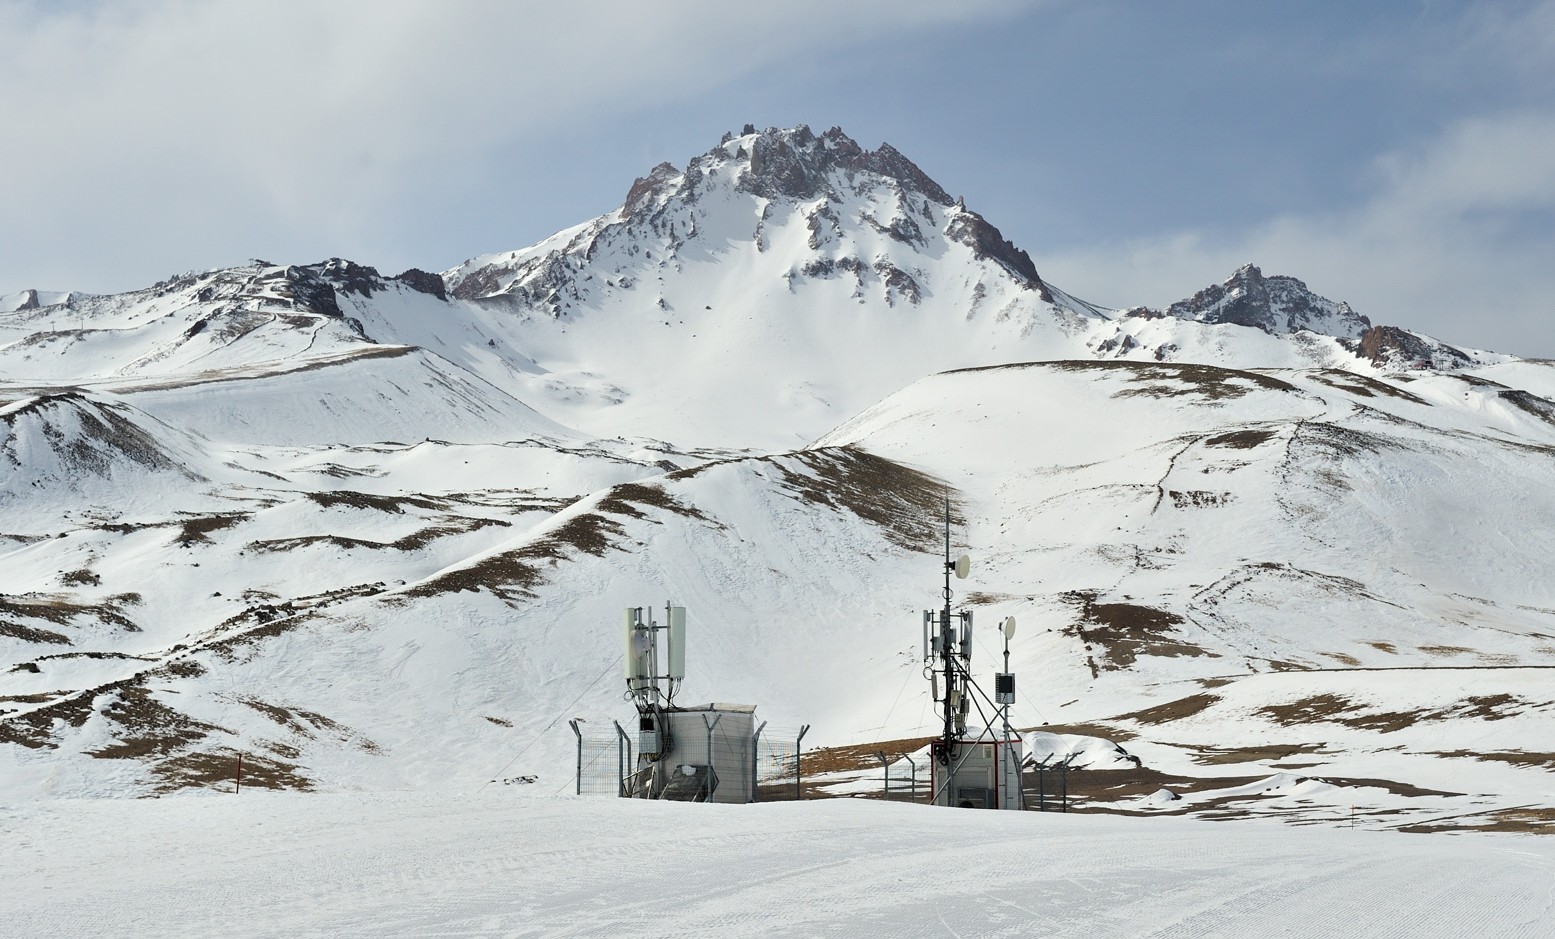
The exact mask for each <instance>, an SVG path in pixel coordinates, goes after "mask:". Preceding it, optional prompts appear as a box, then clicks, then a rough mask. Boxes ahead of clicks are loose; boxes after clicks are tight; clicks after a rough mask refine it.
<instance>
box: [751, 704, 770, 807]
mask: <svg viewBox="0 0 1555 939" xmlns="http://www.w3.org/2000/svg"><path fill="white" fill-rule="evenodd" d="M766 729H767V722H766V721H762V722H761V726H760V727H757V728H756V732H755V733H754V734H752V735H751V798H750V800H751V801H752V802H755V801H756V787H757V786H758V785H759V784H760V783H761V778H760V777H761V732H762V731H763V730H766Z"/></svg>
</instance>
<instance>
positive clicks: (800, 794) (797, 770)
mask: <svg viewBox="0 0 1555 939" xmlns="http://www.w3.org/2000/svg"><path fill="white" fill-rule="evenodd" d="M809 732H810V725H809V724H805V725H804V726H803V727H800V728H799V739H798V740H795V741H794V799H795V801H799V802H802V801H804V785H803V784H804V735H805V734H807V733H809Z"/></svg>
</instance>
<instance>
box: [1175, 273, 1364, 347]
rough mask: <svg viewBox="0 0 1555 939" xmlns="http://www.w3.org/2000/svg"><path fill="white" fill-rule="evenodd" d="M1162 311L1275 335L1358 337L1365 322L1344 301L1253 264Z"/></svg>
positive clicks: (1193, 319)
mask: <svg viewBox="0 0 1555 939" xmlns="http://www.w3.org/2000/svg"><path fill="white" fill-rule="evenodd" d="M1166 315H1168V316H1174V317H1176V318H1178V319H1183V320H1190V321H1192V322H1198V323H1207V324H1211V325H1216V324H1221V323H1230V324H1234V325H1237V326H1251V327H1254V328H1255V329H1261V330H1263V331H1264V332H1266V333H1271V334H1275V335H1280V334H1284V333H1293V332H1298V331H1300V330H1308V331H1310V332H1314V333H1321V334H1323V335H1327V336H1337V337H1339V338H1342V339H1356V338H1359V337H1360V335H1361V334H1362V333H1364V332H1365V331H1366V330H1367V329H1369V328H1370V327H1371V321H1370V320H1368V319H1367V318H1366V317H1364V316H1361V315H1360V314H1358V313H1356V312H1355V311H1354V310H1352V309H1351V308H1350V305H1349V304H1347V303H1343V302H1338V301H1334V300H1329V299H1327V298H1326V297H1321V296H1318V295H1317V294H1315V293H1313V292H1312V291H1311V290H1309V289H1307V285H1306V284H1304V283H1302V282H1301V281H1299V280H1297V279H1296V278H1294V277H1285V276H1282V275H1274V276H1267V277H1266V276H1264V273H1263V271H1261V270H1259V268H1258V267H1257V265H1254V264H1244V265H1242V266H1241V267H1239V268H1237V269H1236V271H1235V272H1234V273H1233V274H1232V275H1231V276H1230V277H1228V278H1226V279H1225V280H1224V281H1223V282H1221V283H1219V284H1214V285H1211V286H1209V287H1205V288H1204V289H1203V290H1200V291H1199V292H1198V293H1196V294H1194V295H1193V296H1192V297H1189V298H1188V299H1186V300H1179V301H1177V302H1176V303H1173V304H1172V305H1171V306H1169V307H1167V308H1166Z"/></svg>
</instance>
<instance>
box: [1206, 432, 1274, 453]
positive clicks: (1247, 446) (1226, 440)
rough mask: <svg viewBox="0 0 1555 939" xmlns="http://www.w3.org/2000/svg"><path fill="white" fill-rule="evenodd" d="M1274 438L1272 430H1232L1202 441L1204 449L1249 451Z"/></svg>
mask: <svg viewBox="0 0 1555 939" xmlns="http://www.w3.org/2000/svg"><path fill="white" fill-rule="evenodd" d="M1273 437H1274V431H1272V430H1234V431H1231V432H1230V433H1226V434H1216V435H1215V436H1213V437H1208V438H1206V439H1205V441H1204V445H1205V446H1206V447H1230V448H1231V449H1233V450H1251V449H1253V448H1254V447H1256V446H1259V445H1261V444H1264V443H1267V442H1268V441H1269V440H1271V439H1272V438H1273Z"/></svg>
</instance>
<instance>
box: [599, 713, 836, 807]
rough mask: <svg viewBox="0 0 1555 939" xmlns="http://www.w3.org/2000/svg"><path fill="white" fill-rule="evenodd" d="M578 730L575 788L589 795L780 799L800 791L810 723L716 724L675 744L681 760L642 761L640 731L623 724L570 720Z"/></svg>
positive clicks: (695, 799)
mask: <svg viewBox="0 0 1555 939" xmlns="http://www.w3.org/2000/svg"><path fill="white" fill-rule="evenodd" d="M571 726H572V730H573V733H574V734H575V735H576V736H577V763H576V767H575V772H576V782H575V785H574V791H576V792H577V793H578V794H579V795H585V796H607V797H623V798H624V797H635V798H657V799H675V800H681V801H691V802H702V801H723V802H728V801H737V802H779V801H789V800H794V799H799V798H802V797H803V781H804V765H803V760H802V758H801V750H800V744H801V741H802V740H803V738H804V733H805V731H807V730H809V727H808V725H807V726H804V727H800V728H797V729H795V728H772V727H767V726H766V725H762V726H761V727H760V728H759V729H757V730H756V731H755V732H754V733H750V734H747V733H743V732H729V731H726V730H724V729H722V728H721V727H719V726H717V725H714V726H712V727H709V728H707V729H706V731H705V736H704V733H703V731H700V730H693V731H692V732H691V733H689V734H687V735H686V736H685V738H684V739H683V740H681V741H680V742H679V743H678V744H677V749H676V753H677V755H678V756H677V759H676V760H671V761H666V762H664V763H660V764H659V765H658V766H657V767H648V766H642V767H640V766H639V756H640V754H639V753H638V752H637V744H638V737H637V735H636V734H635V733H633V732H631V731H630V730H628V729H627V728H626V727H623V726H622V725H621V724H620V723H614V724H613V726H611V727H608V728H604V727H600V726H599V725H589V726H585V725H583V724H582V723H581V722H572V724H571Z"/></svg>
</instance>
